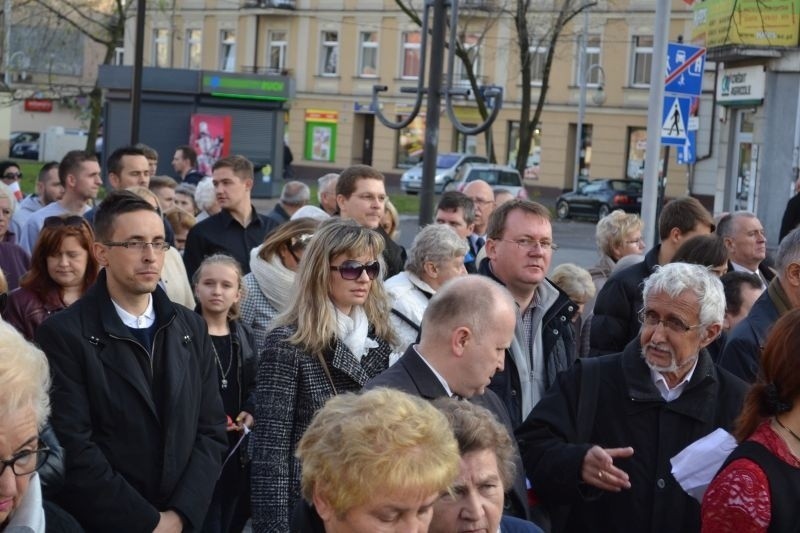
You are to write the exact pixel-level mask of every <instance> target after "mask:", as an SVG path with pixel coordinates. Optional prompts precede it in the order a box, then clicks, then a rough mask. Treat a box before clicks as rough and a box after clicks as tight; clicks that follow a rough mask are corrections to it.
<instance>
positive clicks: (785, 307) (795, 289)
mask: <svg viewBox="0 0 800 533" xmlns="http://www.w3.org/2000/svg"><path fill="white" fill-rule="evenodd" d="M799 262H800V229H795V230H792V231H791V232H790V233H789V235H787V236H786V238H784V239H783V240H782V241H781V244H780V246H779V247H778V253H777V255H776V261H775V264H776V266H777V267H778V275H777V276H775V279H773V280H772V281H771V282H770V284H769V287H767V290H765V291H764V292H763V293H762V294H761V296H759V297H758V300H756V302H755V303H754V304H753V307H752V308H751V309H750V313H748V315H747V317H745V318H744V319H743V320H742V321H741V322H739V324H737V325H736V327H735V328H733V329H732V330H731V332H730V335H729V336H728V340H727V342H726V343H725V348H723V350H722V355H721V356H720V359H719V365H720V366H721V367H722V368H724V369H726V370H728V371H729V372H731V373H733V374H735V375H737V376H739V377H740V378H742V379H743V380H745V381H747V382H749V383H753V382H755V380H756V377H757V376H758V360H759V356H760V354H761V349H762V348H763V347H764V343H765V342H766V340H767V335H768V334H769V331H770V329H772V325H773V324H774V323H775V322H777V321H778V319H779V318H780V317H781V316H783V315H785V314H786V313H788V312H789V311H790V310H792V309H795V308H797V307H800V263H799Z"/></svg>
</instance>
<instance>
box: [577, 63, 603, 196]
mask: <svg viewBox="0 0 800 533" xmlns="http://www.w3.org/2000/svg"><path fill="white" fill-rule="evenodd" d="M581 54H582V56H583V58H585V55H586V54H585V50H583V49H582V50H581ZM583 58H582V59H583ZM581 63H583V61H581ZM581 67H583V65H581ZM595 70H597V71H598V72H599V73H600V79H599V81H598V83H597V90H596V91H595V93H594V94H593V95H592V102H594V104H595V105H603V104H604V103H605V101H606V93H605V91H604V90H603V86H604V85H605V83H606V71H605V70H603V67H601V66H600V65H599V64H597V63H595V64H594V65H589V68H587V69H586V70H583V71H582V72H581V73H580V74H581V79H580V80H579V82H580V90H581V92H580V99H579V103H578V126H577V128H576V129H575V170H574V174H575V175H574V177H573V182H572V190H574V191H577V190H578V179H579V177H580V170H581V149H582V148H583V120H584V117H585V115H586V82H587V80H588V79H589V76H591V75H592V72H594V71H595Z"/></svg>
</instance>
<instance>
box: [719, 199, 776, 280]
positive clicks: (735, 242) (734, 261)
mask: <svg viewBox="0 0 800 533" xmlns="http://www.w3.org/2000/svg"><path fill="white" fill-rule="evenodd" d="M717 235H719V236H720V237H721V238H722V240H723V241H724V242H725V247H726V248H727V249H728V272H746V273H748V274H753V275H754V276H756V277H757V278H758V279H759V280H760V281H761V288H763V289H766V288H767V285H768V284H769V282H770V281H772V278H774V277H775V272H774V271H773V270H772V269H771V268H769V266H767V264H766V261H765V260H766V258H767V234H766V233H765V232H764V226H763V224H761V221H760V220H758V217H757V216H755V215H754V214H753V213H751V212H749V211H736V212H734V213H729V214H727V215H725V216H723V217H722V218H721V219H720V221H719V224H718V225H717Z"/></svg>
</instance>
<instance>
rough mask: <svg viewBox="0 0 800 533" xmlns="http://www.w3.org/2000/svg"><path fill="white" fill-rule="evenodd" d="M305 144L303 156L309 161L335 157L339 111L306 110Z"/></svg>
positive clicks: (331, 159) (333, 158)
mask: <svg viewBox="0 0 800 533" xmlns="http://www.w3.org/2000/svg"><path fill="white" fill-rule="evenodd" d="M305 118H306V146H305V151H304V154H303V155H304V158H305V159H307V160H309V161H329V162H330V161H334V160H335V159H336V129H337V122H338V119H339V113H337V112H336V111H324V110H319V109H309V110H307V111H306V116H305Z"/></svg>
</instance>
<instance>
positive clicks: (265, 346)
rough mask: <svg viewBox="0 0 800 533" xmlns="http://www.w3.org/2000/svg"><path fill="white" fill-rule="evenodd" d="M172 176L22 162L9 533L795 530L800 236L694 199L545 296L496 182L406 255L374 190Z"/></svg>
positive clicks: (417, 239)
mask: <svg viewBox="0 0 800 533" xmlns="http://www.w3.org/2000/svg"><path fill="white" fill-rule="evenodd" d="M157 160H158V154H157V153H156V152H155V151H154V150H152V149H151V148H149V147H147V146H145V145H137V146H126V147H122V148H119V149H117V150H115V151H114V152H113V153H112V154H110V156H109V157H108V160H107V161H106V162H105V165H104V166H103V165H101V162H99V161H98V160H97V158H96V157H95V156H94V155H93V154H90V153H87V152H83V151H72V152H69V153H68V154H67V155H66V156H65V157H64V158H63V159H62V160H61V161H60V162H54V163H47V164H45V165H43V166H42V168H41V171H40V173H39V175H38V176H37V180H36V190H35V191H31V194H30V195H29V196H26V197H23V198H18V195H17V194H15V190H17V189H18V182H19V179H20V178H21V173H20V172H19V167H18V166H16V165H15V164H13V163H12V162H8V163H2V164H0V171H2V172H0V173H1V174H2V183H0V295H1V296H0V312H1V314H2V315H1V316H2V321H0V531H2V532H4V533H5V532H8V533H11V532H17V531H19V532H26V533H39V532H44V531H63V532H73V531H74V532H79V531H99V532H136V533H139V532H158V533H162V532H176V531H198V532H207V533H229V532H231V533H238V532H241V531H243V530H245V529H246V528H248V527H249V528H251V530H252V531H254V532H256V533H267V532H279V533H283V532H289V531H291V532H300V533H315V532H326V533H340V532H341V533H344V532H349V533H399V532H405V531H414V532H417V533H422V532H425V531H431V532H434V533H456V532H462V531H465V532H466V531H484V532H486V533H497V532H500V533H517V532H525V533H533V532H539V531H548V532H578V531H581V532H584V531H598V532H606V531H609V532H637V533H638V532H645V531H650V532H662V531H663V532H672V531H681V532H692V531H704V532H712V533H716V532H722V531H737V532H742V533H743V532H756V531H794V530H795V529H796V527H797V523H798V519H800V517H798V511H797V506H796V505H793V503H794V502H796V501H797V499H798V497H800V364H798V363H800V360H799V359H798V355H797V354H798V351H797V350H796V349H795V348H796V347H797V346H798V345H796V344H794V343H795V342H798V343H800V229H789V230H788V231H786V234H785V236H783V237H782V240H781V242H780V243H779V246H778V247H777V251H776V252H775V254H774V257H768V254H767V246H766V244H767V243H766V237H765V231H764V228H763V226H762V225H761V222H760V221H759V220H758V217H757V216H756V215H755V214H753V213H749V212H744V211H741V212H733V213H726V214H723V215H721V216H718V217H717V218H714V217H712V215H711V214H710V213H709V212H708V210H707V209H706V208H705V207H704V206H703V205H702V204H701V203H700V202H699V201H698V200H696V199H694V198H691V197H682V198H676V199H673V200H671V201H669V202H668V203H667V204H666V205H665V206H664V208H663V209H662V211H661V214H660V218H659V220H658V234H659V241H660V242H659V244H657V245H656V246H654V247H652V248H650V249H647V246H646V244H645V242H644V241H643V239H642V229H643V223H642V220H641V219H640V218H639V216H638V215H636V214H633V213H625V212H623V211H614V212H612V213H610V214H608V215H607V216H605V217H603V218H602V219H600V220H599V221H598V223H597V226H596V240H597V246H598V256H599V258H598V262H597V264H595V265H592V266H589V265H586V266H585V267H582V266H580V265H575V264H571V263H562V264H560V265H558V266H557V267H556V268H553V269H552V270H551V263H552V261H553V256H554V253H556V250H557V249H558V245H557V243H556V242H555V241H554V238H553V228H552V223H551V219H550V210H549V209H548V208H546V207H545V206H543V205H541V204H539V203H537V202H533V201H530V200H521V199H515V198H513V197H509V196H510V195H508V194H506V193H507V191H503V190H502V189H496V190H495V189H492V187H491V186H490V185H489V184H488V183H486V182H484V181H480V180H478V181H473V182H470V183H469V184H467V186H466V187H464V189H463V191H461V192H456V191H448V192H445V193H444V194H442V195H441V197H440V198H439V203H438V205H437V206H436V213H435V223H434V224H431V225H429V226H426V227H424V228H421V229H420V230H419V231H418V233H417V234H416V235H415V236H414V238H413V241H412V242H411V245H410V247H409V249H408V250H405V249H404V248H403V247H402V246H401V245H400V244H399V243H398V242H397V241H396V238H397V231H398V229H399V217H398V215H397V211H396V210H395V209H394V208H393V207H392V206H391V205H390V202H389V199H388V195H387V193H386V184H385V180H384V176H383V175H382V174H381V173H380V172H378V171H377V170H375V169H374V168H372V167H369V166H366V165H353V166H351V167H349V168H347V169H345V170H343V171H342V172H341V173H339V174H327V175H325V176H322V177H321V178H319V180H318V183H317V198H316V200H317V202H316V203H317V205H318V206H314V205H311V204H312V199H311V190H310V188H309V187H308V185H307V184H305V183H303V182H301V181H288V182H286V184H285V186H284V187H283V190H282V191H281V196H280V199H279V200H278V202H277V204H276V205H275V207H274V208H273V209H272V210H271V211H269V212H267V213H259V212H258V210H257V209H256V208H255V207H254V205H253V201H252V198H251V192H252V189H253V184H254V168H253V164H252V163H251V162H250V161H249V160H248V159H246V158H245V157H243V156H238V155H233V156H228V157H223V158H221V159H219V160H218V161H216V163H214V165H213V167H212V169H211V175H210V176H204V175H203V173H202V172H199V171H198V170H197V161H196V155H195V156H194V157H193V151H192V149H191V147H188V146H180V147H178V148H177V149H176V151H175V154H174V156H173V159H172V165H173V168H174V170H175V172H176V174H175V175H174V176H155V175H154V174H155V169H156V168H157ZM103 175H105V176H106V180H105V185H106V191H105V193H104V194H102V195H101V194H100V190H101V186H102V185H103V183H104V181H103V179H101V176H103ZM13 183H16V184H17V187H16V188H13V187H11V186H10V185H12V184H13ZM98 197H102V200H98ZM720 432H721V434H722V435H723V439H724V440H723V443H724V444H722V445H714V446H709V445H707V446H706V448H704V449H703V451H700V452H695V451H694V450H696V449H698V448H695V447H700V448H702V445H703V444H704V443H707V442H709V439H711V438H717V437H716V435H718V434H719V433H720ZM687 448H688V450H690V451H691V452H692V453H691V454H692V459H693V463H694V465H695V466H696V467H697V468H698V470H702V471H703V472H704V473H703V474H702V475H700V474H696V475H694V476H693V477H692V479H693V481H694V482H698V478H699V483H700V486H701V490H700V491H699V492H698V491H697V490H694V488H692V489H690V488H689V487H687V486H686V477H687V475H685V474H684V472H683V470H682V469H681V468H678V467H675V466H674V463H673V461H674V458H676V456H679V455H680V454H681V453H682V452H684V451H685V450H687ZM721 450H722V451H721Z"/></svg>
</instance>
